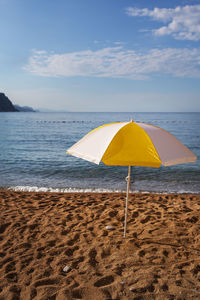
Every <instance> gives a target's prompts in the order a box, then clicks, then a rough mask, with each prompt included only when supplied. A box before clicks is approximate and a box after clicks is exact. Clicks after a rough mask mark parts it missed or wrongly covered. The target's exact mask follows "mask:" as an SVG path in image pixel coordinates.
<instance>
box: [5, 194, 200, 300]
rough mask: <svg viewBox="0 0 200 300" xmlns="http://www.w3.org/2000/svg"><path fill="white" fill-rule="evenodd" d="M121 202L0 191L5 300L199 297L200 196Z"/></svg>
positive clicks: (113, 197)
mask: <svg viewBox="0 0 200 300" xmlns="http://www.w3.org/2000/svg"><path fill="white" fill-rule="evenodd" d="M124 203H125V194H120V193H116V194H109V193H108V194H107V193H104V194H95V193H90V194H89V193H73V194H68V193H65V194H64V193H43V192H39V193H29V192H14V191H8V190H0V205H1V206H0V207H1V208H0V278H1V279H0V300H3V299H5V300H11V299H12V300H18V299H24V300H29V299H34V300H36V299H40V300H47V299H49V300H54V299H56V300H64V299H86V300H95V299H97V300H101V299H107V300H108V299H113V300H114V299H115V300H117V299H135V300H136V299H137V300H139V299H159V300H160V299H179V300H180V299H200V195H188V194H179V195H176V194H173V195H171V194H170V195H165V194H163V195H159V194H130V201H129V210H128V224H127V237H126V239H124V238H123V225H124V224H123V221H124ZM107 226H109V227H107Z"/></svg>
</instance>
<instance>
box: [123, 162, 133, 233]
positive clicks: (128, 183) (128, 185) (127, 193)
mask: <svg viewBox="0 0 200 300" xmlns="http://www.w3.org/2000/svg"><path fill="white" fill-rule="evenodd" d="M130 179H131V166H128V176H127V177H126V180H127V190H126V206H125V219H124V238H125V237H126V225H127V212H128V195H129V189H130Z"/></svg>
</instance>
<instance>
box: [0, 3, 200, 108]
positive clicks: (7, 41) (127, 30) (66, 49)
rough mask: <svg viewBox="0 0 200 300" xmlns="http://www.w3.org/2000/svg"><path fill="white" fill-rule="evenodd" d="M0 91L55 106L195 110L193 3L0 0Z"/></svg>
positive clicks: (198, 8) (198, 61) (199, 57)
mask: <svg viewBox="0 0 200 300" xmlns="http://www.w3.org/2000/svg"><path fill="white" fill-rule="evenodd" d="M0 91H1V92H4V93H6V95H7V96H8V97H9V98H10V99H11V100H12V101H13V102H14V103H17V104H20V105H29V106H32V107H34V108H49V109H53V110H59V111H132V112H134V111H147V112H148V111H149V112H151V111H169V112H170V111H183V112H188V111H200V1H197V0H194V1H192V0H191V1H190V0H188V1H187V0H183V1H176V0H170V1H164V0H155V1H154V0H152V1H150V0H146V1H143V0H57V1H55V0H42V1H41V0H29V1H27V0H0Z"/></svg>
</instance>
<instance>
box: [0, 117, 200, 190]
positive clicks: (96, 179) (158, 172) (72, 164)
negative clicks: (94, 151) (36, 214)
mask: <svg viewBox="0 0 200 300" xmlns="http://www.w3.org/2000/svg"><path fill="white" fill-rule="evenodd" d="M131 119H133V120H135V121H139V122H145V123H149V124H152V125H156V126H159V127H162V128H163V129H166V130H168V131H170V132H171V133H172V134H174V135H175V136H176V137H177V138H178V139H179V140H180V141H181V142H182V143H184V144H185V145H186V146H187V147H189V148H190V149H191V150H192V151H193V152H194V154H195V155H197V156H198V159H197V161H196V162H195V163H192V164H182V165H176V166H172V167H160V168H158V169H155V168H143V167H133V168H132V174H131V176H132V178H131V187H130V188H131V191H136V192H138V191H140V192H158V193H159V192H170V193H172V192H177V193H182V192H186V193H189V192H192V193H200V159H199V157H200V113H0V187H7V188H13V189H16V190H20V189H22V190H29V191H39V190H44V191H64V192H69V191H108V192H109V191H110V192H111V191H125V190H126V181H125V177H126V176H127V171H128V170H127V167H119V166H105V165H104V164H103V163H101V164H100V165H99V166H98V165H95V164H93V163H90V162H87V161H85V160H82V159H78V158H75V157H73V156H70V155H66V150H67V149H68V148H69V147H70V146H71V145H73V144H74V143H75V142H77V141H78V140H79V139H80V138H81V137H82V136H84V135H85V134H86V133H88V132H89V131H90V130H92V129H94V128H96V127H98V126H100V125H103V124H105V123H112V122H118V121H130V120H131Z"/></svg>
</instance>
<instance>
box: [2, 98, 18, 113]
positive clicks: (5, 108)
mask: <svg viewBox="0 0 200 300" xmlns="http://www.w3.org/2000/svg"><path fill="white" fill-rule="evenodd" d="M15 111H18V110H17V109H16V108H15V107H14V105H13V104H12V102H11V101H10V99H8V97H7V96H6V95H5V94H4V93H0V112H15Z"/></svg>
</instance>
